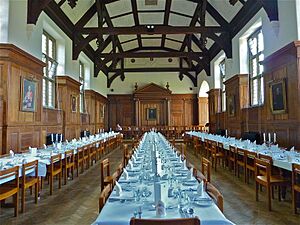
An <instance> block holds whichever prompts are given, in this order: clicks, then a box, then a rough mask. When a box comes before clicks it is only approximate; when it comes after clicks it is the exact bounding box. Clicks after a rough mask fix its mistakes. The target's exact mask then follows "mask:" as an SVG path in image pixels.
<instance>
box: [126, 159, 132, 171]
mask: <svg viewBox="0 0 300 225" xmlns="http://www.w3.org/2000/svg"><path fill="white" fill-rule="evenodd" d="M127 166H128V169H132V168H133V165H132V161H131V160H129V161H128V165H127Z"/></svg>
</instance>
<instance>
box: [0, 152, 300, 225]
mask: <svg viewBox="0 0 300 225" xmlns="http://www.w3.org/2000/svg"><path fill="white" fill-rule="evenodd" d="M107 157H108V158H109V160H110V161H111V162H113V163H112V166H111V170H112V171H113V170H115V169H116V167H117V165H118V164H119V163H120V162H121V159H122V152H121V151H120V150H119V149H116V150H114V151H113V152H111V153H110V154H109V155H107ZM187 159H188V161H190V162H191V163H192V164H194V165H195V166H196V167H197V168H198V169H200V167H199V166H200V162H199V159H198V158H197V157H195V155H194V154H193V151H191V150H188V152H187ZM212 183H213V184H215V186H217V187H218V188H219V189H220V190H221V192H222V193H223V195H224V199H225V202H224V213H225V215H226V217H227V218H228V219H230V220H231V221H233V222H234V223H236V224H245V225H246V224H258V225H263V224H272V225H275V224H278V225H279V224H287V225H293V224H295V225H299V224H300V215H299V214H298V215H294V214H293V211H292V206H291V197H290V195H289V193H288V195H287V199H286V200H284V201H282V202H279V201H278V200H277V199H275V200H273V201H272V207H273V211H272V212H269V211H268V210H267V202H266V199H265V198H264V196H265V193H264V192H262V194H261V197H260V201H259V202H256V201H255V191H254V184H253V182H252V183H250V184H249V185H246V184H244V182H243V181H242V178H240V179H239V178H236V177H233V176H232V175H231V173H230V172H229V171H227V170H225V171H222V170H221V169H219V170H218V171H217V173H215V172H214V171H213V173H212ZM55 188H56V189H55V191H54V194H53V195H52V196H49V190H48V185H45V189H43V191H42V194H41V199H40V200H39V203H38V204H37V205H36V204H34V202H33V197H31V196H30V195H29V193H28V195H27V199H28V200H27V202H26V212H25V213H24V214H21V213H20V214H19V217H18V218H14V217H13V209H7V208H2V209H1V211H0V225H10V224H20V225H27V224H28V225H29V224H30V225H33V224H47V225H51V224H55V225H60V224H62V225H71V224H72V225H73V224H78V225H89V224H91V223H92V222H93V221H94V220H95V218H96V217H97V214H98V197H99V193H100V163H99V162H98V163H97V164H96V165H94V166H93V167H91V168H90V169H89V170H87V171H85V172H84V173H83V174H81V175H80V176H79V178H75V179H74V181H69V182H68V184H67V185H65V186H62V189H61V190H58V189H57V186H55Z"/></svg>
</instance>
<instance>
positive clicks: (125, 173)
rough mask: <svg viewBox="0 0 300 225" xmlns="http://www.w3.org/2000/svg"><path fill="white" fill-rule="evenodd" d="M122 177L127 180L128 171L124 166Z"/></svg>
mask: <svg viewBox="0 0 300 225" xmlns="http://www.w3.org/2000/svg"><path fill="white" fill-rule="evenodd" d="M123 177H124V179H125V180H128V172H127V170H126V169H125V168H124V169H123Z"/></svg>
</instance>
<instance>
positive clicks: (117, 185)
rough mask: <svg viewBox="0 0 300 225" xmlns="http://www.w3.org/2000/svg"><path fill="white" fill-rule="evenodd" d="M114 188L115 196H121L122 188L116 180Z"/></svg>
mask: <svg viewBox="0 0 300 225" xmlns="http://www.w3.org/2000/svg"><path fill="white" fill-rule="evenodd" d="M115 188H116V195H117V196H121V194H122V188H121V185H120V184H119V182H118V181H116V185H115Z"/></svg>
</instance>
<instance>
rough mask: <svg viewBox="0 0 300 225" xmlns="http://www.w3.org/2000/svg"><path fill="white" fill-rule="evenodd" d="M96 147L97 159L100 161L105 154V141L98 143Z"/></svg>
mask: <svg viewBox="0 0 300 225" xmlns="http://www.w3.org/2000/svg"><path fill="white" fill-rule="evenodd" d="M95 147H96V157H97V160H100V159H101V157H102V155H103V153H104V145H103V141H98V142H97V143H96V145H95Z"/></svg>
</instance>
